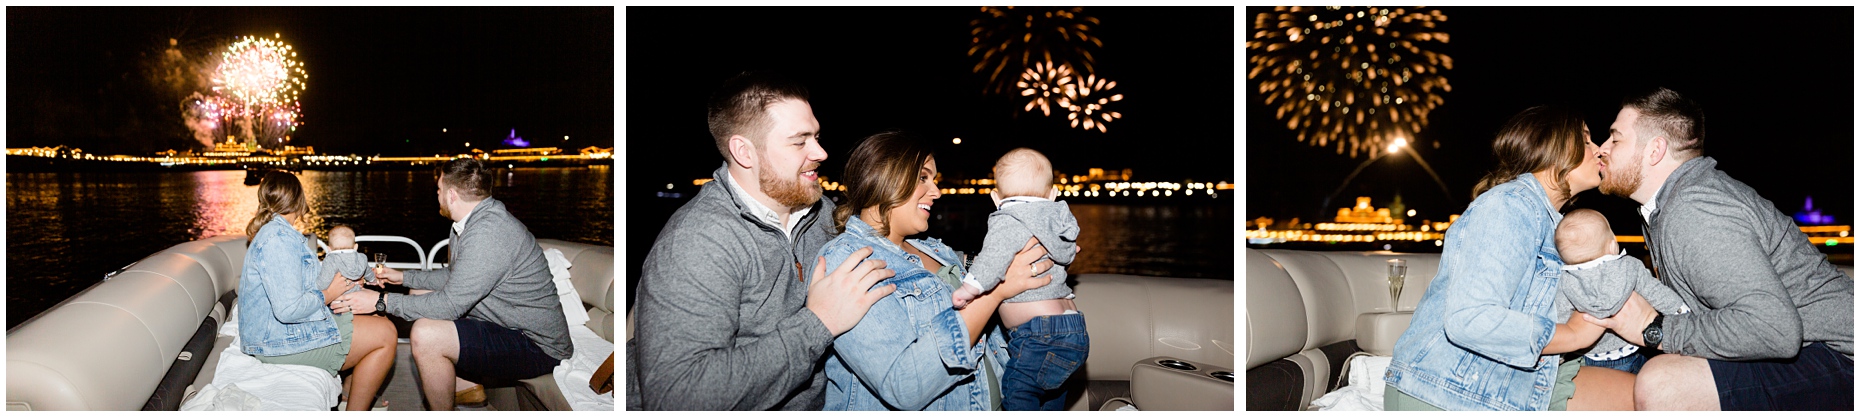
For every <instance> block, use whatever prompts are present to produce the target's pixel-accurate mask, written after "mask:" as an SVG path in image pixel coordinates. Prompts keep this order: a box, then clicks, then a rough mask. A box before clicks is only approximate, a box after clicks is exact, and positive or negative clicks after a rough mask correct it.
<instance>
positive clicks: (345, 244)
mask: <svg viewBox="0 0 1860 417" xmlns="http://www.w3.org/2000/svg"><path fill="white" fill-rule="evenodd" d="M337 272H341V273H342V276H343V277H345V278H348V279H349V280H350V281H354V280H360V279H366V280H368V284H369V285H374V284H375V270H374V268H370V267H369V266H368V255H365V254H362V253H360V252H356V251H355V231H354V230H349V227H348V226H336V227H333V228H330V229H329V252H325V253H324V254H323V268H322V270H321V271H319V272H317V274H316V276H317V277H319V278H321V279H322V281H318V282H329V280H330V278H331V277H333V276H335V275H336V273H337ZM359 289H361V287H352V288H349V290H348V291H345V292H343V293H344V294H347V293H351V292H355V291H356V290H359Z"/></svg>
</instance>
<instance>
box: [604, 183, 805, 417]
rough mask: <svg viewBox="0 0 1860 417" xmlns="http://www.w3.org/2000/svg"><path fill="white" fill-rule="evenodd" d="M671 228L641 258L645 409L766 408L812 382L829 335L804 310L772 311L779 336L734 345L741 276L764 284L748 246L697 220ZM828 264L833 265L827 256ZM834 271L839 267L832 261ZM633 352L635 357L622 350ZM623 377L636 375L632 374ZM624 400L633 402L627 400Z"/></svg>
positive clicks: (639, 336) (638, 339)
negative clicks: (748, 251) (749, 259)
mask: <svg viewBox="0 0 1860 417" xmlns="http://www.w3.org/2000/svg"><path fill="white" fill-rule="evenodd" d="M674 222H675V224H674V225H673V226H668V227H667V228H666V230H665V231H664V232H662V235H661V236H660V238H659V241H658V242H656V243H655V244H654V245H653V247H652V250H651V252H650V253H649V254H648V255H647V256H646V261H645V264H644V266H643V268H642V271H641V272H642V273H641V277H640V281H639V289H638V293H637V295H636V297H637V301H636V307H635V308H636V313H635V314H636V316H635V318H634V326H635V327H636V328H637V329H636V330H635V331H634V333H633V335H634V336H633V340H634V343H637V348H638V354H637V356H629V357H628V360H631V361H634V364H636V365H637V372H638V379H639V385H638V389H639V391H640V394H641V397H642V398H641V399H640V404H641V406H642V408H644V409H647V410H666V409H680V410H766V409H770V408H773V407H776V406H778V405H780V403H781V401H782V400H783V399H784V398H786V397H787V396H788V395H789V394H790V393H791V392H793V391H794V390H795V389H797V388H798V387H804V386H807V384H809V383H810V382H811V380H812V379H813V378H814V373H815V365H816V363H817V362H818V361H820V359H821V358H822V357H823V356H824V355H825V353H826V349H827V346H828V345H829V344H830V343H831V342H832V341H833V335H832V333H831V332H829V331H828V330H827V328H826V325H824V324H822V323H821V322H820V318H819V317H817V316H815V315H814V313H813V312H812V311H809V310H807V309H806V308H801V309H797V310H788V311H766V312H762V314H768V315H779V316H781V317H780V318H770V319H771V320H780V324H779V326H778V327H779V328H780V329H781V330H780V331H779V332H778V333H773V334H770V335H767V336H766V337H762V338H756V339H738V338H737V337H736V334H737V331H738V329H739V328H740V327H741V326H742V323H741V319H742V317H741V316H742V314H743V311H742V310H743V309H744V308H752V307H753V306H743V305H742V301H741V297H742V296H741V294H742V292H743V287H744V286H745V285H747V284H745V283H744V280H749V279H768V277H766V275H768V274H770V273H771V272H770V271H757V270H753V269H754V266H755V264H754V263H753V262H752V261H747V260H745V259H744V258H750V256H748V255H744V254H743V253H742V252H744V251H745V250H744V249H743V248H740V247H737V246H740V245H744V244H747V243H745V242H741V240H743V239H742V238H738V237H732V236H719V235H727V233H728V231H719V230H704V231H693V230H688V229H708V228H712V227H715V226H713V225H699V224H694V223H695V222H685V223H676V222H677V219H676V218H675V219H674ZM829 262H838V261H836V260H831V259H829ZM834 264H835V265H836V264H837V263H834ZM629 353H632V352H629ZM628 372H635V371H634V369H632V368H629V369H628ZM628 401H629V402H631V401H632V399H630V398H629V399H628Z"/></svg>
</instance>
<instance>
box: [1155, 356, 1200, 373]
mask: <svg viewBox="0 0 1860 417" xmlns="http://www.w3.org/2000/svg"><path fill="white" fill-rule="evenodd" d="M1156 364H1157V365H1162V366H1166V367H1169V368H1171V369H1180V370H1184V371H1193V370H1196V369H1200V368H1196V367H1195V365H1190V364H1189V363H1188V362H1183V361H1178V360H1174V359H1163V360H1160V361H1156Z"/></svg>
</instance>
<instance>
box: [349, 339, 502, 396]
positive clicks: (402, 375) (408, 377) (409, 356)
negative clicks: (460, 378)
mask: <svg viewBox="0 0 1860 417" xmlns="http://www.w3.org/2000/svg"><path fill="white" fill-rule="evenodd" d="M412 346H413V345H411V344H408V342H407V339H406V338H401V339H400V343H398V344H396V345H395V346H394V368H393V371H392V372H391V373H390V374H389V375H388V380H387V384H386V386H385V387H383V390H382V392H381V395H380V398H378V399H377V400H376V401H375V402H376V403H377V404H378V403H380V400H381V399H385V400H387V401H388V410H389V411H424V410H426V400H425V399H424V397H422V396H421V395H420V376H419V374H418V373H417V372H415V371H414V367H413V348H412ZM456 408H457V409H458V410H459V411H490V410H493V409H492V408H490V406H489V403H486V405H485V406H484V407H456Z"/></svg>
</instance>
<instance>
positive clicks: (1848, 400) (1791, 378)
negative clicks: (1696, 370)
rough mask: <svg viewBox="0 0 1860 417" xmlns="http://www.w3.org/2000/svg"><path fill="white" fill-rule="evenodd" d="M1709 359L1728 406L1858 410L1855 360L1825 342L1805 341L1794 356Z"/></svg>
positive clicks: (1722, 404)
mask: <svg viewBox="0 0 1860 417" xmlns="http://www.w3.org/2000/svg"><path fill="white" fill-rule="evenodd" d="M1706 362H1710V363H1711V377H1712V379H1713V380H1715V381H1716V382H1717V385H1718V406H1719V407H1720V408H1723V409H1724V410H1727V411H1729V410H1853V409H1854V361H1853V359H1848V358H1847V356H1845V355H1841V353H1840V352H1836V351H1834V349H1832V348H1829V347H1828V344H1826V343H1821V342H1815V343H1812V344H1809V345H1808V346H1803V347H1802V350H1801V351H1800V352H1798V353H1796V355H1795V358H1792V359H1771V360H1762V361H1750V362H1731V361H1720V360H1710V359H1708V360H1706Z"/></svg>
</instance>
